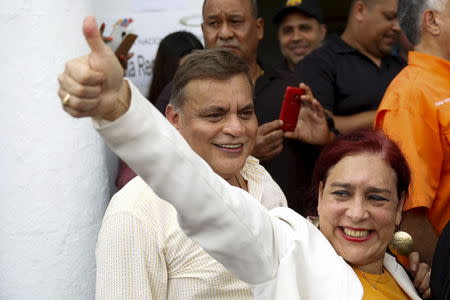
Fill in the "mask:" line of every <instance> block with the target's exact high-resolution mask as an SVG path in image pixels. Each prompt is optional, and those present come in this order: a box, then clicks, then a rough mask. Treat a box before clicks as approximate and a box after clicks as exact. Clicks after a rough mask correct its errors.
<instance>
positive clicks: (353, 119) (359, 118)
mask: <svg viewBox="0 0 450 300" xmlns="http://www.w3.org/2000/svg"><path fill="white" fill-rule="evenodd" d="M376 113H377V111H376V110H369V111H364V112H361V113H357V114H353V115H350V116H337V115H333V119H334V123H335V126H336V128H337V130H339V131H340V132H341V133H348V132H350V131H353V130H356V129H364V128H371V127H372V125H373V121H374V120H375V115H376Z"/></svg>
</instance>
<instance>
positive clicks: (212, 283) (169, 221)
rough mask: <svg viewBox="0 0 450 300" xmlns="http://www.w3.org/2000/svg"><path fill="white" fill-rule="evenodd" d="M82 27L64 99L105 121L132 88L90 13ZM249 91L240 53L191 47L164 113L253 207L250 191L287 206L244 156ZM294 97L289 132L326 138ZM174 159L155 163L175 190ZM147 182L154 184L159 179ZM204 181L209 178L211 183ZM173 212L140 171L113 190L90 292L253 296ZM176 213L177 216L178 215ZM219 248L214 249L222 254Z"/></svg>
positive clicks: (316, 117) (251, 130)
mask: <svg viewBox="0 0 450 300" xmlns="http://www.w3.org/2000/svg"><path fill="white" fill-rule="evenodd" d="M83 30H84V34H85V37H86V40H87V42H88V44H89V45H90V47H91V50H92V53H91V54H90V55H88V56H84V57H81V58H79V59H75V60H72V61H70V62H68V63H67V68H68V70H73V72H65V73H63V74H61V75H60V77H59V81H60V84H61V88H60V91H59V95H60V97H61V99H62V103H63V108H64V110H65V111H66V112H68V113H69V114H71V115H72V116H75V117H82V116H88V115H92V116H94V115H95V116H96V117H97V118H99V119H103V120H109V121H113V120H115V119H117V118H118V117H120V116H121V115H123V114H124V112H126V111H127V110H128V107H129V102H130V88H129V85H128V83H127V82H126V81H122V76H123V70H122V69H121V68H120V64H118V63H117V61H116V58H115V57H114V54H113V53H112V51H111V50H110V49H109V48H108V47H107V46H105V45H104V43H103V41H102V39H101V36H100V34H99V32H98V27H97V25H96V24H95V22H94V20H93V19H92V18H87V19H86V21H85V24H84V27H83ZM86 67H87V68H86ZM81 82H82V83H81ZM306 89H307V88H306ZM252 99H253V81H252V79H251V76H250V74H249V67H248V65H247V64H246V63H245V61H244V60H242V58H240V57H238V56H236V55H234V54H232V53H231V52H229V51H227V50H224V49H214V50H205V51H204V52H197V53H193V54H191V55H190V58H189V59H187V60H186V62H185V63H183V64H182V65H181V66H180V68H179V70H178V72H177V74H176V76H175V78H174V83H173V93H172V99H171V104H170V105H169V106H168V107H167V109H166V116H167V119H168V120H169V121H170V122H171V123H172V124H173V125H174V127H175V128H176V129H177V130H178V132H179V133H180V134H181V135H182V136H183V137H184V139H185V141H186V142H187V143H188V144H189V145H190V146H191V148H192V149H193V150H194V151H195V152H197V154H198V155H200V156H201V157H202V158H203V159H204V160H205V161H206V162H204V161H202V163H203V162H204V163H205V164H208V165H209V167H211V169H212V170H213V171H214V172H215V173H217V174H218V175H220V176H221V177H222V178H223V179H224V180H226V181H227V182H228V183H229V184H230V185H233V186H236V187H238V188H240V189H243V190H246V191H248V192H249V193H250V194H251V195H252V196H253V197H250V198H249V201H252V203H249V206H252V205H253V206H254V205H256V206H257V207H260V204H259V203H257V202H256V201H254V199H257V200H259V201H260V202H261V203H262V204H264V205H265V206H266V207H267V208H273V207H277V206H285V205H286V199H285V198H284V195H283V194H282V192H281V190H280V188H279V187H278V185H277V184H276V183H275V182H274V181H273V180H272V178H271V177H270V175H269V174H268V173H267V172H266V171H265V170H264V168H262V167H261V166H259V164H258V162H257V160H256V159H254V158H252V157H250V156H249V154H250V153H251V151H252V150H253V146H254V143H255V137H256V130H257V126H258V125H257V121H256V117H255V114H254V108H253V100H252ZM302 99H303V100H305V101H307V102H308V103H309V107H305V108H304V109H302V113H301V116H300V120H303V121H304V122H299V124H298V126H297V129H296V131H297V133H296V134H298V135H299V138H302V139H304V140H306V141H310V140H312V139H323V138H328V137H329V132H328V127H327V123H326V120H325V116H324V114H323V109H322V107H321V106H320V104H318V102H317V101H316V100H315V99H313V96H312V94H311V92H310V91H309V89H307V95H304V96H302ZM111 104H113V106H112V105H111ZM308 111H310V112H314V113H310V114H308V113H307V112H308ZM305 112H306V114H305ZM143 115H144V116H147V115H146V114H143ZM158 117H159V115H158ZM148 120H149V119H147V118H145V117H144V118H143V119H141V120H140V121H139V122H138V123H136V124H142V126H143V127H145V123H146V122H147V121H148ZM137 131H139V129H137ZM130 137H131V136H130ZM181 140H182V139H180V141H181ZM167 141H169V140H167ZM136 142H138V141H136ZM163 144H165V146H164V147H169V148H172V147H173V148H174V149H176V148H178V147H186V145H185V143H184V141H183V143H180V145H178V144H177V143H162V144H161V147H163ZM130 149H133V150H132V151H133V152H135V154H139V153H145V151H148V150H147V149H145V147H139V143H137V144H134V143H131V148H130ZM172 150H173V149H168V151H172ZM138 156H139V155H138ZM131 163H134V162H133V161H131ZM180 163H181V164H183V163H184V164H185V163H186V162H185V161H183V158H182V157H180V158H179V159H174V160H173V161H171V162H170V163H169V165H167V164H165V166H164V168H162V169H161V172H167V174H163V176H162V177H160V178H168V177H169V176H170V178H171V180H172V182H178V183H179V184H174V186H173V187H172V189H173V192H177V193H180V194H183V190H182V189H183V186H186V182H187V181H190V178H189V177H188V176H186V173H183V174H177V173H176V172H174V171H173V170H176V169H177V168H176V167H177V165H179V164H180ZM171 164H173V165H172V166H171ZM159 175H161V174H159ZM158 182H159V183H158ZM154 183H155V185H154V186H156V187H157V186H158V184H162V183H163V182H160V181H159V180H157V182H154ZM203 184H204V186H205V187H207V186H208V184H210V183H209V182H208V181H204V182H203ZM180 188H181V190H179V189H180ZM238 190H239V189H238ZM189 195H190V194H189V193H186V203H189V202H190V198H189ZM192 203H193V204H194V201H193V202H192ZM243 203H245V202H243ZM189 209H190V210H192V214H193V215H195V214H199V213H200V214H201V213H202V212H201V211H199V210H198V209H197V208H196V207H195V205H192V206H190V208H189ZM176 217H177V216H176V212H175V210H174V208H173V207H172V206H171V205H170V204H168V203H165V202H164V201H163V200H161V199H159V198H158V197H157V196H156V195H155V194H154V193H153V191H152V190H151V189H150V188H149V187H148V186H147V185H146V184H145V183H144V182H143V181H142V179H140V178H139V177H138V178H136V179H135V180H133V181H131V182H130V183H129V184H128V185H127V186H125V187H124V188H123V189H122V190H121V191H120V192H119V193H118V194H116V195H115V197H114V199H113V201H112V202H111V204H110V206H109V207H108V211H107V213H106V214H105V217H104V221H103V225H102V228H101V232H100V234H99V240H98V246H97V264H98V273H97V298H98V299H111V298H121V299H123V298H125V299H164V298H169V299H251V298H252V294H251V291H250V289H249V288H248V287H247V286H246V285H245V284H243V283H242V282H240V281H238V280H237V279H235V278H234V277H233V276H232V275H231V274H230V273H229V272H228V271H226V270H225V268H223V267H222V265H220V264H219V263H217V262H216V261H215V260H214V259H213V258H211V257H210V256H209V255H207V254H206V252H205V251H204V250H202V249H201V248H199V246H197V244H195V243H193V242H192V241H190V240H189V239H187V238H186V236H185V235H184V234H183V233H182V232H181V229H180V227H179V225H178V222H177V221H176ZM245 217H246V216H242V218H245ZM178 218H179V221H180V222H182V221H183V218H182V216H179V215H178ZM205 227H206V228H208V225H207V224H205ZM184 230H187V231H189V230H191V231H192V230H193V232H189V234H190V235H191V236H193V237H195V236H196V229H195V228H184ZM217 238H218V239H220V237H219V236H218V237H217ZM223 238H227V237H225V236H224V237H223ZM219 248H220V247H219ZM224 250H225V249H224ZM227 250H228V251H229V250H230V249H227ZM220 252H221V251H219V252H216V253H215V254H217V255H219V256H220V255H221V254H220Z"/></svg>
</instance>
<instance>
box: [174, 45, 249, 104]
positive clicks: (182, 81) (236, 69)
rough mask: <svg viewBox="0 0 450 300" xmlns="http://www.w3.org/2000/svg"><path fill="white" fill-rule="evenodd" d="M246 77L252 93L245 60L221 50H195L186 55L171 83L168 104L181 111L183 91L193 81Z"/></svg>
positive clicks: (184, 98)
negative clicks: (170, 95)
mask: <svg viewBox="0 0 450 300" xmlns="http://www.w3.org/2000/svg"><path fill="white" fill-rule="evenodd" d="M239 74H243V75H244V76H246V77H247V79H248V82H249V87H250V89H251V90H252V92H253V81H252V78H251V76H250V69H249V66H248V64H247V62H246V61H245V60H243V59H242V58H240V57H239V56H237V55H236V54H234V53H232V52H230V51H229V50H225V49H223V48H215V49H207V50H195V51H193V52H192V53H191V54H189V55H187V56H186V57H185V59H184V62H183V63H182V64H181V65H180V66H179V68H178V70H177V72H176V73H175V77H174V78H173V82H172V97H171V98H170V102H169V103H170V104H172V105H173V106H174V107H175V109H181V108H182V107H183V104H184V102H185V100H186V97H185V94H184V89H185V87H186V85H187V84H188V83H189V82H190V81H191V80H195V79H215V80H227V79H230V78H231V77H233V76H235V75H239Z"/></svg>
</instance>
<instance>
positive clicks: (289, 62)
mask: <svg viewBox="0 0 450 300" xmlns="http://www.w3.org/2000/svg"><path fill="white" fill-rule="evenodd" d="M273 23H274V24H275V25H276V27H277V37H278V41H279V45H280V51H281V54H282V55H283V58H284V59H283V63H282V64H281V65H280V66H279V68H280V69H282V70H283V71H288V72H294V71H295V66H296V65H297V64H298V63H299V62H300V61H301V60H302V59H303V58H304V57H305V56H306V55H308V54H309V53H311V51H314V50H315V49H317V48H319V47H320V45H321V43H322V41H323V39H324V38H325V34H326V33H327V28H326V26H325V24H323V17H322V10H321V9H320V6H319V3H318V1H317V0H303V1H292V0H287V1H286V4H285V5H284V7H283V8H282V9H281V10H280V11H279V12H278V13H277V14H276V15H275V17H274V19H273Z"/></svg>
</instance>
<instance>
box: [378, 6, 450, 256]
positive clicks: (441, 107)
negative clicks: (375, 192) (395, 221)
mask: <svg viewBox="0 0 450 300" xmlns="http://www.w3.org/2000/svg"><path fill="white" fill-rule="evenodd" d="M398 15H399V20H400V25H401V27H402V29H403V31H404V32H405V34H406V36H407V37H408V39H409V40H410V41H411V43H412V44H413V45H414V49H415V51H412V52H409V61H408V66H407V67H406V68H405V69H403V71H402V72H400V74H399V75H398V76H397V77H396V78H395V79H394V80H393V81H392V83H391V85H390V86H389V88H388V89H387V91H386V94H385V96H384V98H383V100H382V102H381V105H380V107H379V109H378V112H377V115H376V119H375V127H381V128H382V129H383V130H384V132H385V133H386V134H387V135H389V136H390V137H391V138H392V139H394V140H395V141H397V142H398V144H399V146H400V148H401V149H402V151H403V152H404V154H405V156H406V158H407V160H408V163H409V165H410V167H411V169H412V188H411V192H410V197H409V198H408V199H407V201H406V203H405V206H404V210H405V213H404V219H403V222H404V226H403V227H404V229H405V230H406V231H408V232H409V233H410V234H411V235H412V236H413V238H414V240H415V242H416V249H417V250H418V251H419V252H420V254H421V257H423V258H425V261H426V262H428V263H431V258H432V255H433V253H434V247H435V245H436V240H437V236H439V235H440V233H441V231H442V230H443V228H444V226H445V224H447V222H448V220H449V219H450V61H449V60H450V1H449V0H401V1H400V3H399V10H398Z"/></svg>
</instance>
